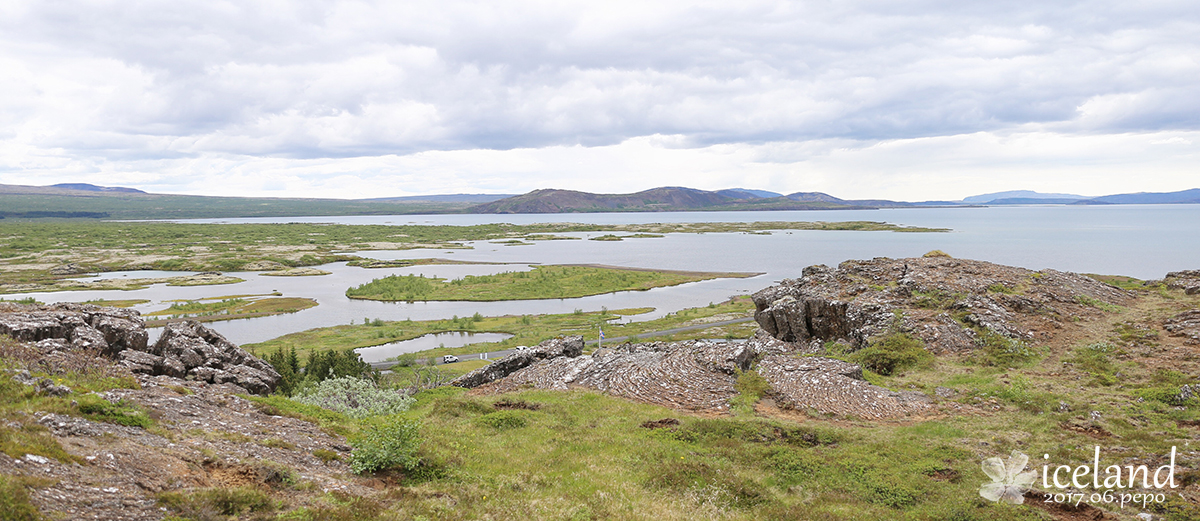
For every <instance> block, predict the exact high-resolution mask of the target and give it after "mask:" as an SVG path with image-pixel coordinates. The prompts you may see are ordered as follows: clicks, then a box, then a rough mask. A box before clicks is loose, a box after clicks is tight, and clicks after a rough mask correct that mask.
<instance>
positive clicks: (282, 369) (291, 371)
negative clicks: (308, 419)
mask: <svg viewBox="0 0 1200 521" xmlns="http://www.w3.org/2000/svg"><path fill="white" fill-rule="evenodd" d="M266 361H267V363H269V364H271V367H274V368H275V372H277V373H279V376H280V379H279V385H278V386H277V387H276V388H275V392H277V393H280V394H282V395H284V396H291V395H292V394H293V393H295V392H296V390H297V389H298V388H299V386H300V383H301V382H303V381H304V373H303V372H301V371H300V357H298V356H296V347H295V346H292V348H291V349H289V350H288V351H286V352H285V351H284V350H283V346H279V347H278V348H277V349H276V350H275V352H274V353H271V354H270V355H267V358H266ZM326 374H328V371H326Z"/></svg>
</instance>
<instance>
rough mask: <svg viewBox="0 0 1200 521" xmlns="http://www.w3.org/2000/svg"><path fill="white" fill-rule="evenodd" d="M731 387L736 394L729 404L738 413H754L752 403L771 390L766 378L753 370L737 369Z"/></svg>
mask: <svg viewBox="0 0 1200 521" xmlns="http://www.w3.org/2000/svg"><path fill="white" fill-rule="evenodd" d="M733 387H734V389H735V390H736V391H737V393H738V394H737V396H734V397H733V399H731V400H730V404H731V405H732V408H733V410H734V411H735V412H737V413H739V414H754V404H756V403H758V401H759V400H761V399H762V397H763V396H766V394H767V392H768V391H770V390H771V384H770V383H768V382H767V379H766V378H763V377H762V375H760V374H758V373H757V372H755V371H753V370H750V371H739V372H738V375H737V382H735V383H734V385H733Z"/></svg>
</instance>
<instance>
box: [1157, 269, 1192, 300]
mask: <svg viewBox="0 0 1200 521" xmlns="http://www.w3.org/2000/svg"><path fill="white" fill-rule="evenodd" d="M1163 283H1164V284H1166V285H1167V287H1168V288H1171V289H1182V290H1183V292H1184V293H1186V294H1188V295H1196V294H1200V270H1184V271H1172V272H1171V273H1168V274H1167V276H1166V277H1163Z"/></svg>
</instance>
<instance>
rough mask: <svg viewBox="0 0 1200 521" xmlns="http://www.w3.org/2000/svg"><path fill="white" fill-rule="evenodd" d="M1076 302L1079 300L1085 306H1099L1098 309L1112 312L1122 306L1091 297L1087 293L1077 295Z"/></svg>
mask: <svg viewBox="0 0 1200 521" xmlns="http://www.w3.org/2000/svg"><path fill="white" fill-rule="evenodd" d="M1075 302H1078V303H1079V304H1082V305H1084V306H1088V307H1093V308H1097V309H1100V310H1103V311H1108V312H1110V313H1112V312H1116V311H1120V310H1121V307H1120V306H1114V305H1112V304H1109V303H1107V302H1105V301H1103V300H1100V299H1097V298H1093V297H1089V296H1087V295H1075Z"/></svg>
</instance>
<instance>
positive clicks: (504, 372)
mask: <svg viewBox="0 0 1200 521" xmlns="http://www.w3.org/2000/svg"><path fill="white" fill-rule="evenodd" d="M580 353H583V337H582V336H569V337H562V338H555V339H552V340H547V341H545V342H542V343H541V344H538V345H537V346H535V347H533V348H532V349H529V350H527V351H518V352H516V353H513V354H510V355H508V356H506V357H504V358H501V359H499V360H496V361H495V362H492V363H491V364H488V365H486V366H483V367H480V368H479V369H476V370H474V371H471V372H469V373H467V374H464V375H462V376H460V377H458V378H455V379H454V380H451V381H450V385H454V386H457V387H466V388H473V387H479V386H481V385H483V384H486V383H489V382H494V381H496V380H499V379H501V378H504V377H506V376H508V375H510V374H512V373H514V372H516V371H518V370H520V369H523V368H525V367H528V366H530V365H532V364H533V363H535V362H538V361H541V360H549V359H553V358H559V357H568V358H574V357H577V356H579V355H580Z"/></svg>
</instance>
